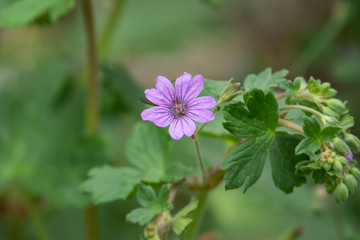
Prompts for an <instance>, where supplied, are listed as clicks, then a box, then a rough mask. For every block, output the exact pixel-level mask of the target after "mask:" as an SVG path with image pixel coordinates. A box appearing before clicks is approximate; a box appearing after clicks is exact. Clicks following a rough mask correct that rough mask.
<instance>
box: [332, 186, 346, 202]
mask: <svg viewBox="0 0 360 240" xmlns="http://www.w3.org/2000/svg"><path fill="white" fill-rule="evenodd" d="M334 197H335V200H336V202H338V203H341V202H345V201H346V200H347V199H348V197H349V190H348V188H347V187H346V185H345V184H344V183H342V182H340V183H339V184H338V185H337V186H336V188H335V191H334Z"/></svg>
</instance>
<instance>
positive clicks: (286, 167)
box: [270, 133, 308, 193]
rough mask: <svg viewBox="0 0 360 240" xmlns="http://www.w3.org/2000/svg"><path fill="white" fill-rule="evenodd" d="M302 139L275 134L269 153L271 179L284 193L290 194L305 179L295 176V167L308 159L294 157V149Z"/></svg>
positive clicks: (305, 157) (296, 136) (302, 156)
mask: <svg viewBox="0 0 360 240" xmlns="http://www.w3.org/2000/svg"><path fill="white" fill-rule="evenodd" d="M302 138H303V137H301V136H299V135H288V134H286V133H277V136H276V139H275V141H274V144H273V145H272V148H271V151H270V162H271V169H272V177H273V179H274V183H275V185H276V186H277V187H278V188H280V189H281V190H283V191H284V192H285V193H291V192H292V191H293V189H294V187H295V186H300V185H301V184H302V183H304V182H305V178H304V177H302V176H299V175H297V174H296V171H295V170H296V169H295V165H296V164H297V163H299V162H301V161H304V160H306V159H308V157H307V156H306V155H303V154H302V155H295V150H294V149H295V147H296V146H297V145H298V144H299V142H300V140H301V139H302Z"/></svg>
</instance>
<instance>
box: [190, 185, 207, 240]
mask: <svg viewBox="0 0 360 240" xmlns="http://www.w3.org/2000/svg"><path fill="white" fill-rule="evenodd" d="M208 194H209V191H202V192H199V194H198V196H197V199H198V200H199V205H198V208H197V209H196V211H195V212H194V214H193V215H192V219H193V221H192V223H191V224H190V226H189V228H188V229H187V232H186V239H187V240H195V239H196V237H197V235H198V233H199V230H200V226H201V223H202V220H203V218H204V214H205V209H206V199H207V196H208Z"/></svg>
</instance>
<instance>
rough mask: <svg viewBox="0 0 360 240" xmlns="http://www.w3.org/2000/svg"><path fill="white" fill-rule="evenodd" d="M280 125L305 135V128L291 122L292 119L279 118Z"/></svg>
mask: <svg viewBox="0 0 360 240" xmlns="http://www.w3.org/2000/svg"><path fill="white" fill-rule="evenodd" d="M279 125H281V126H284V127H287V128H290V129H292V130H295V131H297V132H299V133H301V134H302V135H305V133H304V130H303V129H302V127H300V126H299V125H297V124H296V123H293V122H290V121H288V120H285V119H279Z"/></svg>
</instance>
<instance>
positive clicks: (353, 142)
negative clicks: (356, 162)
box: [345, 133, 360, 153]
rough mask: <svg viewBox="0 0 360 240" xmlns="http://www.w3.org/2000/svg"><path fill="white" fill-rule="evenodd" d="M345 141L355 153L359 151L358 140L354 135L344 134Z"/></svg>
mask: <svg viewBox="0 0 360 240" xmlns="http://www.w3.org/2000/svg"><path fill="white" fill-rule="evenodd" d="M345 142H346V143H347V144H348V145H349V147H350V148H351V150H353V151H354V152H355V153H358V152H359V151H360V140H359V139H358V138H357V137H355V136H354V135H352V134H350V133H349V134H346V136H345Z"/></svg>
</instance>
